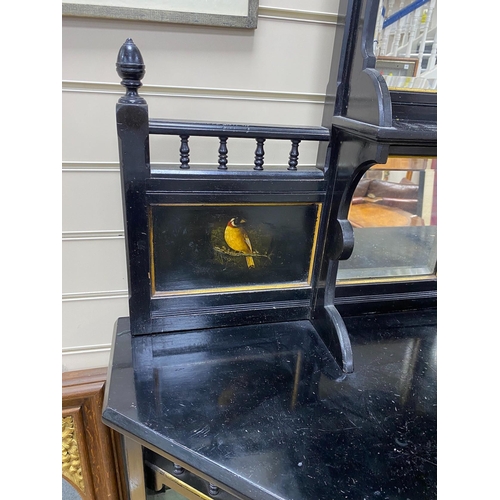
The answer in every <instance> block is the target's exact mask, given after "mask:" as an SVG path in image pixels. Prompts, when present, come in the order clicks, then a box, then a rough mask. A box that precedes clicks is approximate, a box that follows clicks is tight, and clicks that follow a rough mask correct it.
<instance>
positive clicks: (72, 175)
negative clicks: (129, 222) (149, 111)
mask: <svg viewBox="0 0 500 500" xmlns="http://www.w3.org/2000/svg"><path fill="white" fill-rule="evenodd" d="M110 140H113V138H111V139H110ZM99 167H100V168H101V169H103V170H97V169H98V168H99ZM113 167H114V168H115V171H107V170H104V169H105V168H113ZM113 167H109V166H100V165H99V164H97V165H92V164H91V165H85V164H81V163H79V164H76V165H73V164H71V165H63V168H66V169H65V170H64V171H63V175H62V204H63V207H64V210H63V211H62V230H63V231H103V230H120V229H121V230H123V214H122V201H121V200H122V196H121V187H120V172H119V170H118V164H117V163H116V164H113ZM77 168H80V169H87V170H86V171H85V170H84V171H79V170H77ZM92 168H94V170H93V171H92Z"/></svg>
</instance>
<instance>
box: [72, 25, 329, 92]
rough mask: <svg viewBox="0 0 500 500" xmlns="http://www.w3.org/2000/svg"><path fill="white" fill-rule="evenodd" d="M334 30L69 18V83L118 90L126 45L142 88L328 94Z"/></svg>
mask: <svg viewBox="0 0 500 500" xmlns="http://www.w3.org/2000/svg"><path fill="white" fill-rule="evenodd" d="M334 34H335V26H334V25H328V24H317V23H297V22H289V21H282V20H273V19H259V26H258V28H257V30H256V31H253V30H244V29H239V30H235V29H227V28H226V29H224V28H203V27H196V26H183V25H173V24H172V25H170V24H163V23H144V22H142V23H141V22H131V21H114V20H102V19H99V20H95V19H94V20H90V19H83V18H67V17H64V18H63V30H62V37H63V38H62V40H63V47H65V50H63V54H62V58H63V59H62V62H63V71H62V78H63V80H83V81H99V82H118V81H119V78H118V75H117V74H116V70H115V63H116V57H117V54H118V50H119V48H120V46H121V45H122V43H123V42H124V41H125V39H126V38H128V37H131V38H132V39H133V40H134V42H135V43H136V44H137V45H138V47H139V49H140V50H141V53H142V55H143V57H144V61H145V64H146V75H145V77H144V79H143V83H144V84H150V85H174V86H188V87H210V88H236V89H251V90H276V91H285V92H319V93H324V91H325V88H326V84H327V80H328V71H329V65H330V59H331V54H332V44H333V39H334Z"/></svg>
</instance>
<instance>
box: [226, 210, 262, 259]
mask: <svg viewBox="0 0 500 500" xmlns="http://www.w3.org/2000/svg"><path fill="white" fill-rule="evenodd" d="M245 222H246V221H245V219H240V218H239V217H233V218H232V219H231V220H230V221H229V222H228V223H227V226H226V229H225V231H224V239H225V240H226V243H227V244H228V246H229V248H231V250H235V251H236V252H241V253H244V254H249V253H253V250H252V243H251V242H250V238H249V237H248V234H247V232H246V231H245V229H244V228H243V227H242V224H244V223H245ZM245 258H246V261H247V266H248V267H249V268H251V267H255V262H254V260H253V257H248V256H247V257H245Z"/></svg>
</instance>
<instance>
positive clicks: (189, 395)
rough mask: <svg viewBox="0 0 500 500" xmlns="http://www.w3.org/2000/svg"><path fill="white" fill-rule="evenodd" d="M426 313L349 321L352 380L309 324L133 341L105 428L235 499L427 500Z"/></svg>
mask: <svg viewBox="0 0 500 500" xmlns="http://www.w3.org/2000/svg"><path fill="white" fill-rule="evenodd" d="M435 320H436V318H435V310H434V309H428V310H420V311H412V312H405V313H392V314H378V315H366V316H358V317H346V318H345V322H346V325H347V327H348V331H349V334H350V336H351V340H352V343H353V354H354V360H355V369H354V373H351V374H345V373H343V372H342V371H341V370H340V368H339V367H338V365H337V364H336V363H335V361H334V360H333V358H332V356H331V354H330V353H329V351H328V350H327V349H326V348H325V346H324V344H323V343H322V342H321V340H320V339H319V337H318V335H317V333H316V331H315V330H314V328H313V327H312V326H311V324H310V323H309V322H308V321H295V322H293V321H292V322H287V323H275V324H267V325H252V326H246V327H239V328H220V329H217V328H214V329H211V330H200V331H192V332H188V333H170V334H158V335H146V336H135V337H132V336H131V335H130V332H129V329H128V319H126V318H121V319H119V320H118V323H117V329H116V335H115V341H114V347H113V352H112V360H111V366H110V372H109V375H108V377H109V378H108V387H107V395H106V398H105V409H104V413H103V418H104V421H105V422H106V423H107V424H108V425H110V426H111V427H114V428H115V429H117V430H119V431H121V432H123V433H125V434H128V435H132V436H134V437H135V438H136V439H139V440H140V441H141V442H142V443H143V445H145V446H147V447H149V448H151V449H153V450H154V451H155V452H156V453H159V454H164V455H165V456H167V457H170V458H174V459H177V460H179V462H180V463H182V464H184V465H186V466H188V467H189V468H190V469H191V470H193V471H198V472H199V473H201V474H202V475H205V476H206V477H209V478H213V479H214V480H215V482H216V483H217V484H219V485H226V486H227V487H228V490H230V491H232V492H233V493H235V494H237V495H238V496H240V497H241V498H252V499H264V500H267V499H287V500H298V499H311V500H321V499H325V500H326V499H329V500H333V499H345V498H347V499H372V498H373V499H391V500H392V499H404V500H406V499H411V500H413V499H424V498H425V499H432V498H435V497H436V321H435Z"/></svg>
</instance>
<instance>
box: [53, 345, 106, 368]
mask: <svg viewBox="0 0 500 500" xmlns="http://www.w3.org/2000/svg"><path fill="white" fill-rule="evenodd" d="M110 352H111V347H108V346H107V345H104V346H95V347H94V346H91V347H83V348H78V347H76V348H68V349H63V352H62V371H63V372H66V371H73V370H86V369H87V368H89V367H92V368H100V367H105V366H108V365H109V357H110Z"/></svg>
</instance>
